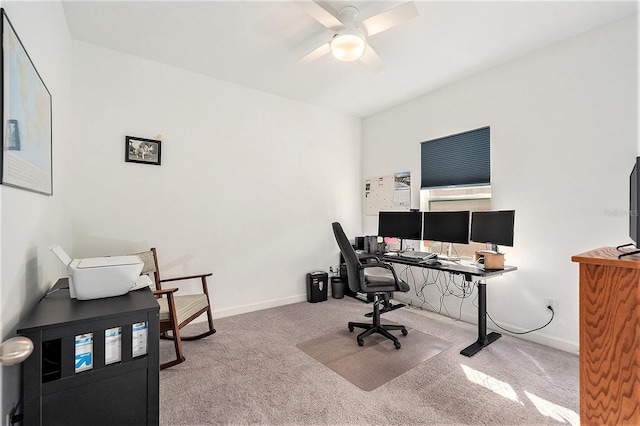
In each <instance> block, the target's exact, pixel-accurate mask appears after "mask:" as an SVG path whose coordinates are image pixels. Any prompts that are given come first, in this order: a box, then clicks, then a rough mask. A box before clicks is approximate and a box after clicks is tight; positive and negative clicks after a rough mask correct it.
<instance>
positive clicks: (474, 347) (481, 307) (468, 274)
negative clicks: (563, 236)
mask: <svg viewBox="0 0 640 426" xmlns="http://www.w3.org/2000/svg"><path fill="white" fill-rule="evenodd" d="M383 260H385V261H387V262H392V263H400V264H403V265H408V266H417V267H420V268H428V269H434V270H437V271H442V272H448V273H450V274H455V275H464V279H465V281H468V282H473V281H477V285H478V340H476V341H475V342H474V343H472V344H471V345H469V346H467V347H466V348H464V349H463V350H461V351H460V353H461V354H462V355H466V356H473V355H475V354H476V353H478V351H480V349H482V348H484V347H485V346H488V345H490V344H491V343H493V342H495V341H496V340H498V339H499V338H500V336H502V335H501V334H500V333H496V332H492V333H489V334H487V283H486V279H487V278H491V277H496V276H499V275H502V274H504V273H507V272H511V271H515V270H516V269H518V268H516V267H515V266H507V265H505V267H504V269H498V270H488V271H485V270H484V269H480V268H476V267H475V266H471V265H463V264H459V263H453V262H450V263H446V264H445V263H443V264H440V265H433V264H429V263H425V262H416V261H415V260H409V259H403V258H400V257H398V256H388V255H385V256H383Z"/></svg>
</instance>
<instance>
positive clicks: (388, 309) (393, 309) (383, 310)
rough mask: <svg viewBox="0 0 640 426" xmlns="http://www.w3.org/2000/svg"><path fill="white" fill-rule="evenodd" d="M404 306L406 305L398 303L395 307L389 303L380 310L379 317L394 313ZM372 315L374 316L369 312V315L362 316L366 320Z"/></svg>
mask: <svg viewBox="0 0 640 426" xmlns="http://www.w3.org/2000/svg"><path fill="white" fill-rule="evenodd" d="M405 306H407V305H405V304H404V303H398V304H397V305H394V304H392V303H389V304H388V305H387V304H385V306H384V308H382V309H381V310H380V315H382V314H384V313H387V312H391V311H395V310H396V309H400V308H404V307H405ZM374 315H375V312H369V313H366V314H364V316H365V317H367V318H371V317H373V316H374Z"/></svg>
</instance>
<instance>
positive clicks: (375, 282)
mask: <svg viewBox="0 0 640 426" xmlns="http://www.w3.org/2000/svg"><path fill="white" fill-rule="evenodd" d="M364 279H365V283H366V284H367V287H368V288H369V289H370V290H372V291H409V288H410V287H409V284H407V283H405V282H404V281H402V280H400V279H399V280H398V287H396V281H395V279H394V277H393V273H392V272H391V271H390V270H389V269H387V268H382V267H371V268H365V269H364Z"/></svg>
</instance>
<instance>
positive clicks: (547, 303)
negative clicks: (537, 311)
mask: <svg viewBox="0 0 640 426" xmlns="http://www.w3.org/2000/svg"><path fill="white" fill-rule="evenodd" d="M544 307H545V309H547V308H551V310H552V311H553V312H555V311H556V301H555V300H553V299H550V298H548V297H546V298H545V299H544Z"/></svg>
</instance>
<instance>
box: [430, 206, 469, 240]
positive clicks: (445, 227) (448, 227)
mask: <svg viewBox="0 0 640 426" xmlns="http://www.w3.org/2000/svg"><path fill="white" fill-rule="evenodd" d="M422 239H423V240H430V241H440V242H442V243H456V244H468V243H469V211H468V210H465V211H443V212H424V219H423V222H422Z"/></svg>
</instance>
